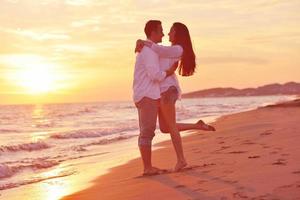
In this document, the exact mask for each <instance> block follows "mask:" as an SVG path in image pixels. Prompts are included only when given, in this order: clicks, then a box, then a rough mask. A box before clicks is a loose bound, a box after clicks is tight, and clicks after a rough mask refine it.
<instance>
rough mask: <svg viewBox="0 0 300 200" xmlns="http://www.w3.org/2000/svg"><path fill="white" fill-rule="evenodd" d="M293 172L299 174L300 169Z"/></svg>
mask: <svg viewBox="0 0 300 200" xmlns="http://www.w3.org/2000/svg"><path fill="white" fill-rule="evenodd" d="M292 173H293V174H300V170H299V171H294V172H292Z"/></svg>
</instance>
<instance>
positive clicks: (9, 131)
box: [0, 129, 21, 133]
mask: <svg viewBox="0 0 300 200" xmlns="http://www.w3.org/2000/svg"><path fill="white" fill-rule="evenodd" d="M20 132H21V130H17V129H0V133H20Z"/></svg>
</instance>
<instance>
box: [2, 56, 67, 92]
mask: <svg viewBox="0 0 300 200" xmlns="http://www.w3.org/2000/svg"><path fill="white" fill-rule="evenodd" d="M7 64H9V65H10V66H12V67H13V68H15V69H16V70H15V71H14V72H13V73H10V74H9V76H8V77H9V79H10V81H13V82H14V84H15V85H17V86H20V87H22V88H23V90H24V91H23V92H24V93H27V94H44V93H48V92H53V91H57V90H59V89H61V88H62V85H61V84H59V82H60V81H61V80H65V79H66V77H65V75H64V74H63V73H62V72H58V71H57V69H58V66H57V65H56V64H53V63H51V62H49V61H47V60H45V59H44V58H42V57H40V56H36V55H14V56H10V57H8V58H7Z"/></svg>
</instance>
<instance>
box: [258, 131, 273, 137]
mask: <svg viewBox="0 0 300 200" xmlns="http://www.w3.org/2000/svg"><path fill="white" fill-rule="evenodd" d="M271 131H272V130H266V131H265V132H263V133H261V134H260V135H263V136H265V135H271V134H273V133H272V132H271Z"/></svg>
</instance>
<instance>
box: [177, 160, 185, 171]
mask: <svg viewBox="0 0 300 200" xmlns="http://www.w3.org/2000/svg"><path fill="white" fill-rule="evenodd" d="M186 166H187V163H186V161H185V160H184V161H178V162H177V163H176V166H175V168H174V171H175V172H179V171H180V170H182V169H183V168H184V167H186Z"/></svg>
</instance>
